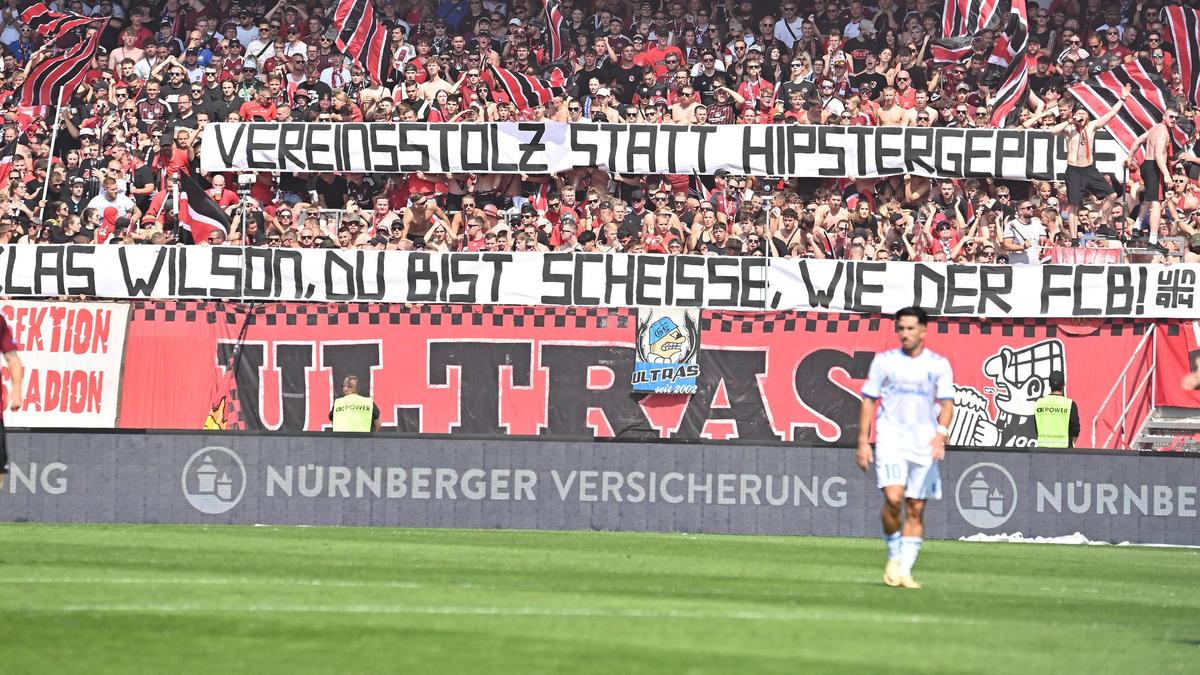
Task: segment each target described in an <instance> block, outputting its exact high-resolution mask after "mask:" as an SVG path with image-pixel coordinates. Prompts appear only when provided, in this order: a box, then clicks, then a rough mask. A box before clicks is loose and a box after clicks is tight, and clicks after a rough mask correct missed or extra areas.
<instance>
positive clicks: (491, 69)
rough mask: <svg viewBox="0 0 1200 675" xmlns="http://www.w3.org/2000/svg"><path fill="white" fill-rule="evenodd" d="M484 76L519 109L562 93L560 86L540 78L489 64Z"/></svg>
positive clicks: (525, 108) (540, 102) (545, 102)
mask: <svg viewBox="0 0 1200 675" xmlns="http://www.w3.org/2000/svg"><path fill="white" fill-rule="evenodd" d="M485 78H486V79H490V80H491V86H492V88H493V89H496V88H499V89H500V90H501V91H503V92H504V93H505V94H506V95H507V96H508V100H510V101H512V103H513V105H515V106H517V108H519V109H521V110H527V109H529V108H532V107H533V106H535V105H546V104H548V103H549V102H550V99H552V98H554V97H555V96H560V95H562V93H563V92H562V88H561V87H555V86H553V85H551V84H550V83H549V82H548V81H546V80H543V79H541V78H538V77H530V76H529V75H525V74H524V73H518V72H516V71H513V70H508V69H507V68H500V67H498V66H493V65H490V64H489V65H488V69H487V73H486V76H485Z"/></svg>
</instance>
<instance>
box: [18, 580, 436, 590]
mask: <svg viewBox="0 0 1200 675" xmlns="http://www.w3.org/2000/svg"><path fill="white" fill-rule="evenodd" d="M4 581H5V583H9V584H29V585H36V584H46V585H58V584H97V585H104V584H112V585H122V586H125V585H128V586H143V585H145V586H156V585H158V586H162V585H170V586H289V587H305V586H309V587H313V588H322V587H328V588H406V589H412V588H422V587H423V585H422V584H418V583H413V582H411V581H347V580H342V579H249V578H226V577H187V578H181V579H172V578H154V577H61V578H54V577H24V578H21V577H17V578H15V579H5V580H4Z"/></svg>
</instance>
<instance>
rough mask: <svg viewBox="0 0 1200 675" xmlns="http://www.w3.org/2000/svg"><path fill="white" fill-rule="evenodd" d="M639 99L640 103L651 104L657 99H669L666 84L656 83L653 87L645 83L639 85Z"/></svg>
mask: <svg viewBox="0 0 1200 675" xmlns="http://www.w3.org/2000/svg"><path fill="white" fill-rule="evenodd" d="M637 97H638V102H639V103H649V102H650V101H653V100H654V99H655V98H666V97H667V85H666V83H664V82H656V83H655V84H653V85H648V84H646V83H645V82H643V83H642V84H640V85H638V88H637Z"/></svg>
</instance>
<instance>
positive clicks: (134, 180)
mask: <svg viewBox="0 0 1200 675" xmlns="http://www.w3.org/2000/svg"><path fill="white" fill-rule="evenodd" d="M155 178H156V176H155V172H154V170H153V169H151V168H150V165H149V164H142V165H141V166H139V167H137V168H136V169H134V170H133V176H131V179H130V181H129V186H130V187H132V188H144V187H146V186H147V185H154V180H155ZM153 194H154V193H150V194H147V195H137V196H133V195H131V196H133V198H134V199H133V200H134V202H135V203H136V204H137V207H138V208H139V209H141V210H142V212H143V213H145V211H146V209H147V208H148V207H149V206H150V199H151V197H152V196H153Z"/></svg>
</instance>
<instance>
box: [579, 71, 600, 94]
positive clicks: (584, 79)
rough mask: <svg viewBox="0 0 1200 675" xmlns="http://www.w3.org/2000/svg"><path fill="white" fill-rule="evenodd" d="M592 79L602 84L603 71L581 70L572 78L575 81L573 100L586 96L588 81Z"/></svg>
mask: <svg viewBox="0 0 1200 675" xmlns="http://www.w3.org/2000/svg"><path fill="white" fill-rule="evenodd" d="M593 77H594V78H596V79H597V80H600V82H604V71H602V70H600V69H599V68H592V69H591V70H581V71H579V72H578V73H575V75H574V78H573V79H574V81H575V85H574V86H575V92H574V96H575V98H583V97H584V96H586V95H587V94H588V80H591V79H592V78H593Z"/></svg>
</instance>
